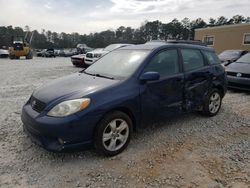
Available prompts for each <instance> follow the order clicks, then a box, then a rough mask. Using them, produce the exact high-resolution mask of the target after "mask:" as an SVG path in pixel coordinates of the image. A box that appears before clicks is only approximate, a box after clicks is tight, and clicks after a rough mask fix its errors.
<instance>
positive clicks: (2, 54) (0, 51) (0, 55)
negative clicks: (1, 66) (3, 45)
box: [0, 49, 9, 58]
mask: <svg viewBox="0 0 250 188" xmlns="http://www.w3.org/2000/svg"><path fill="white" fill-rule="evenodd" d="M7 57H9V52H8V50H4V49H0V58H7Z"/></svg>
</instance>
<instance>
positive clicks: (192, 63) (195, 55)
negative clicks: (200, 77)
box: [181, 49, 204, 71]
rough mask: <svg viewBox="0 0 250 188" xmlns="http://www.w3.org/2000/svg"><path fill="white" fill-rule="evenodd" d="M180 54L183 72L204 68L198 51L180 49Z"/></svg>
mask: <svg viewBox="0 0 250 188" xmlns="http://www.w3.org/2000/svg"><path fill="white" fill-rule="evenodd" d="M181 54H182V58H183V66H184V70H185V71H191V70H194V69H197V68H201V67H203V66H204V60H203V56H202V54H201V52H200V50H195V49H182V50H181Z"/></svg>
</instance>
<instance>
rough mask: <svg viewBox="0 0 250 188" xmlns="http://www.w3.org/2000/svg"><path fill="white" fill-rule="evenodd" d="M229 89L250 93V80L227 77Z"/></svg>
mask: <svg viewBox="0 0 250 188" xmlns="http://www.w3.org/2000/svg"><path fill="white" fill-rule="evenodd" d="M227 79H228V87H229V88H234V89H241V90H246V91H250V78H244V77H236V76H229V75H228V76H227Z"/></svg>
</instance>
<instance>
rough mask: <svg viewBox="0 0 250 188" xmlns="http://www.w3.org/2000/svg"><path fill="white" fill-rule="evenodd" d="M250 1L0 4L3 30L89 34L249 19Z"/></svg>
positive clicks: (38, 0) (33, 0)
mask: <svg viewBox="0 0 250 188" xmlns="http://www.w3.org/2000/svg"><path fill="white" fill-rule="evenodd" d="M249 7H250V0H238V1H236V0H12V1H10V0H0V26H8V25H13V26H20V27H22V28H24V26H25V25H28V26H30V28H31V30H35V29H36V30H38V31H39V32H41V30H42V29H45V30H51V31H56V32H66V33H72V32H78V33H80V34H89V33H91V32H99V31H103V30H107V29H113V30H114V29H116V28H118V27H119V26H121V25H123V26H127V27H132V28H137V27H140V25H141V24H142V23H143V22H144V21H145V20H148V21H154V20H160V21H162V22H164V23H167V22H170V21H171V20H173V19H174V18H177V19H179V20H182V19H183V18H185V17H188V18H190V19H191V20H193V19H196V18H199V17H201V18H203V19H204V20H205V21H208V19H209V18H210V17H213V18H218V17H219V16H225V17H228V18H230V17H232V16H234V15H236V14H240V15H243V16H245V17H248V16H250V8H249Z"/></svg>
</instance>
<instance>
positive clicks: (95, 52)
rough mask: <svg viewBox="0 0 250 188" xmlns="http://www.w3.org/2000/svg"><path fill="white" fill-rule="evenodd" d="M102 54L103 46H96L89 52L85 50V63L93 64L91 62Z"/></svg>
mask: <svg viewBox="0 0 250 188" xmlns="http://www.w3.org/2000/svg"><path fill="white" fill-rule="evenodd" d="M102 55H104V53H103V48H96V49H94V50H92V51H90V52H87V53H86V56H85V64H86V65H88V66H89V65H91V64H93V62H94V61H96V60H98V59H99V58H100V57H101V56H102Z"/></svg>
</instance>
